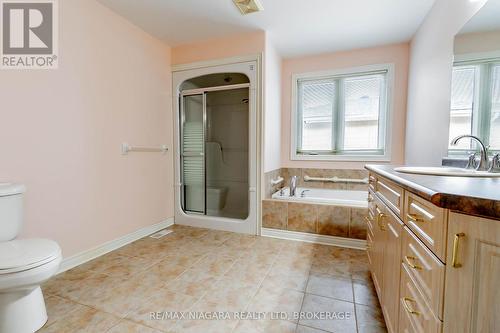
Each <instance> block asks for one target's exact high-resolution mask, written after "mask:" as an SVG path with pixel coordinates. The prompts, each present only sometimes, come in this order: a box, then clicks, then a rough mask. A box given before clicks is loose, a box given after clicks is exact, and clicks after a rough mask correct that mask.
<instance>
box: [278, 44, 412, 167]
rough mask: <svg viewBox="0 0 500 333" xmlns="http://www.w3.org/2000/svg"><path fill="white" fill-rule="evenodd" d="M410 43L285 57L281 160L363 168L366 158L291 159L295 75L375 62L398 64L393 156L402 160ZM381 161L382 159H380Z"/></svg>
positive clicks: (295, 164)
mask: <svg viewBox="0 0 500 333" xmlns="http://www.w3.org/2000/svg"><path fill="white" fill-rule="evenodd" d="M408 52H409V46H408V44H406V43H404V44H395V45H388V46H381V47H374V48H369V49H360V50H353V51H345V52H336V53H329V54H322V55H315V56H309V57H303V58H294V59H286V60H284V61H283V68H282V71H283V76H282V117H281V118H282V123H281V126H282V129H281V137H282V139H281V140H282V144H281V163H282V166H283V167H286V168H322V169H362V168H363V167H364V165H365V164H366V163H365V162H343V161H342V162H341V161H335V162H326V161H292V160H290V144H291V143H290V141H291V137H290V136H291V131H290V130H291V126H292V125H291V119H290V117H291V111H292V101H291V99H292V97H291V93H292V75H293V74H299V73H307V72H314V71H322V70H334V69H342V68H351V67H357V66H364V65H372V64H386V63H393V64H394V65H395V76H394V91H393V123H392V126H391V129H392V159H391V163H393V164H401V163H402V162H403V157H404V137H405V117H406V95H407V79H408ZM377 163H379V162H377Z"/></svg>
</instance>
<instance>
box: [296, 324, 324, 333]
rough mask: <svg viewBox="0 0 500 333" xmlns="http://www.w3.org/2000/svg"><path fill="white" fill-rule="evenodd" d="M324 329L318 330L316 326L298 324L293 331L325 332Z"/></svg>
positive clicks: (305, 332)
mask: <svg viewBox="0 0 500 333" xmlns="http://www.w3.org/2000/svg"><path fill="white" fill-rule="evenodd" d="M325 332H326V331H323V330H318V329H316V328H312V327H307V326H303V325H298V326H297V330H296V331H295V333H325Z"/></svg>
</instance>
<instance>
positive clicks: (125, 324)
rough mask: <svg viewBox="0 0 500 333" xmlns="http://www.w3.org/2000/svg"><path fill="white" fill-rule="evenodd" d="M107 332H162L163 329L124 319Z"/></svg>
mask: <svg viewBox="0 0 500 333" xmlns="http://www.w3.org/2000/svg"><path fill="white" fill-rule="evenodd" d="M106 333H161V331H158V330H155V329H152V328H149V327H146V326H143V325H139V324H136V323H133V322H131V321H128V320H122V321H120V322H119V323H118V324H117V325H115V326H113V327H112V328H111V329H110V330H109V331H107V332H106Z"/></svg>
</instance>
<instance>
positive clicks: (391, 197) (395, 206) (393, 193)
mask: <svg viewBox="0 0 500 333" xmlns="http://www.w3.org/2000/svg"><path fill="white" fill-rule="evenodd" d="M375 188H376V193H377V194H378V196H379V197H380V198H381V199H382V200H383V201H384V202H385V204H386V205H387V206H388V207H389V208H390V209H391V210H393V211H394V212H395V213H396V215H398V216H399V217H401V209H402V207H403V189H402V188H401V187H399V186H398V185H396V184H395V183H393V182H391V181H390V180H387V179H385V178H381V177H377V181H376V186H375Z"/></svg>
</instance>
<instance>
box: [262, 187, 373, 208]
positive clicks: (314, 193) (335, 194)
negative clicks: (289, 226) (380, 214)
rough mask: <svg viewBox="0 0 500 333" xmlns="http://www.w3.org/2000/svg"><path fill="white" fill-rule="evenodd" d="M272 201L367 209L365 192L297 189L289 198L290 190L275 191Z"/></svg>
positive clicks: (287, 188)
mask: <svg viewBox="0 0 500 333" xmlns="http://www.w3.org/2000/svg"><path fill="white" fill-rule="evenodd" d="M272 198H273V199H276V200H285V201H288V202H302V203H311V204H329V205H336V206H346V207H357V208H367V207H368V200H367V199H368V192H367V191H349V190H331V189H322V188H307V187H297V189H296V191H295V195H294V196H293V197H291V196H290V188H289V187H285V188H284V189H282V190H280V191H277V192H276V193H274V194H273V195H272Z"/></svg>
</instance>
